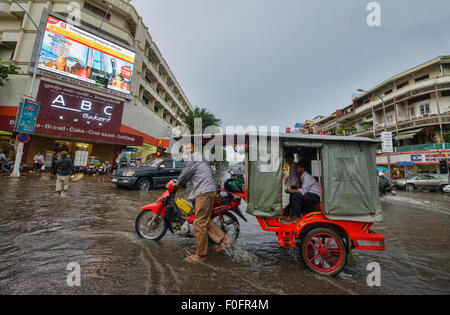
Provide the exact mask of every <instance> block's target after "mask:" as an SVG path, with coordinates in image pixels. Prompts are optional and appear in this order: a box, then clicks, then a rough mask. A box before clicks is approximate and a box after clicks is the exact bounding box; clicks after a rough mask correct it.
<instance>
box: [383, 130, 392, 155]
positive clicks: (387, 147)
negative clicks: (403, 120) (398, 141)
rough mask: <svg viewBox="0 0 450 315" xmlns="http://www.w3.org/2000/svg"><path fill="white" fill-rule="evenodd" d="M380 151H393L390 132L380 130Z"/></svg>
mask: <svg viewBox="0 0 450 315" xmlns="http://www.w3.org/2000/svg"><path fill="white" fill-rule="evenodd" d="M381 141H382V142H383V143H382V151H383V153H393V152H394V145H393V142H392V132H382V133H381Z"/></svg>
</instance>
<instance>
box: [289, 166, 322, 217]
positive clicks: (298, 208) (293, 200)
mask: <svg viewBox="0 0 450 315" xmlns="http://www.w3.org/2000/svg"><path fill="white" fill-rule="evenodd" d="M295 171H296V173H297V174H298V177H299V178H300V185H299V186H300V187H299V188H298V189H293V188H292V187H291V188H288V189H286V193H288V194H290V198H289V205H288V206H287V207H286V209H285V211H284V215H285V216H290V215H292V216H294V217H297V218H302V217H303V216H304V215H305V214H308V213H309V212H312V211H313V210H314V206H315V205H317V204H319V203H320V187H319V183H318V182H317V181H316V180H315V179H314V177H313V176H312V175H311V174H309V173H308V172H307V171H306V163H305V162H303V161H301V162H298V163H295Z"/></svg>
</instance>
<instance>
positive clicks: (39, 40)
mask: <svg viewBox="0 0 450 315" xmlns="http://www.w3.org/2000/svg"><path fill="white" fill-rule="evenodd" d="M49 16H52V17H55V18H57V19H58V20H60V21H62V22H64V23H67V24H70V25H73V26H75V27H78V28H80V29H81V30H83V31H85V32H88V33H91V34H92V35H95V36H98V37H100V38H101V39H104V40H106V41H109V42H111V43H113V44H114V45H117V46H120V47H122V48H125V49H127V50H129V51H131V52H133V53H134V54H135V60H134V66H135V65H136V64H137V60H138V55H139V54H138V52H137V51H136V49H135V48H133V47H131V46H129V45H127V44H124V43H123V42H120V41H118V40H116V39H114V38H112V37H109V36H108V35H105V34H103V33H100V32H98V31H97V30H95V29H92V28H90V27H87V26H84V25H82V24H78V23H74V21H72V20H68V19H67V18H66V17H64V16H62V15H60V14H58V13H55V12H53V11H50V10H48V9H46V8H45V9H43V11H42V16H41V21H40V22H39V32H38V33H37V34H36V40H35V42H34V46H33V52H32V54H31V61H30V66H29V67H28V72H29V73H30V74H32V73H33V72H34V71H36V72H37V74H39V75H41V76H44V77H47V78H50V79H54V80H57V81H61V82H65V83H69V84H75V85H77V86H80V87H82V88H89V89H91V90H94V91H99V92H103V93H106V94H109V95H113V96H118V97H121V98H124V99H127V100H132V99H133V94H134V92H133V91H134V88H135V79H136V75H137V70H136V67H134V69H133V75H132V76H131V79H130V80H131V86H130V94H126V93H122V92H120V91H115V90H112V89H108V88H102V87H99V86H97V85H95V84H92V83H89V82H85V81H82V80H78V79H75V78H70V77H68V76H64V75H60V74H57V73H52V72H48V71H46V70H43V69H40V68H38V67H37V64H36V61H37V60H39V59H38V56H39V55H40V53H41V47H42V44H43V40H44V34H45V29H46V27H47V21H48V18H49Z"/></svg>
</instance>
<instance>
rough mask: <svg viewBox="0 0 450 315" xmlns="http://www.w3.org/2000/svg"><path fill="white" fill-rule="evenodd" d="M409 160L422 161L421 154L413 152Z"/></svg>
mask: <svg viewBox="0 0 450 315" xmlns="http://www.w3.org/2000/svg"><path fill="white" fill-rule="evenodd" d="M411 161H413V162H422V154H413V155H411Z"/></svg>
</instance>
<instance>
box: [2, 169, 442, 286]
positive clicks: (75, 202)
mask: <svg viewBox="0 0 450 315" xmlns="http://www.w3.org/2000/svg"><path fill="white" fill-rule="evenodd" d="M54 184H55V179H54V178H52V177H50V176H48V175H42V176H35V177H34V176H24V177H21V178H20V179H10V178H8V177H0V198H1V199H0V200H1V201H0V294H196V295H199V294H200V295H201V294H220V295H222V294H224V295H225V294H226V295H228V294H233V295H241V294H244V295H247V294H252V295H270V294H450V264H449V261H450V233H449V232H450V228H449V227H450V225H449V223H450V221H449V219H450V194H442V193H430V192H414V193H399V195H398V196H396V197H385V198H383V199H382V203H383V208H384V222H383V223H380V224H376V225H375V227H374V230H376V231H377V232H379V233H381V234H383V235H385V237H386V247H387V250H386V251H385V252H368V251H353V253H354V261H355V262H354V265H353V266H348V267H347V268H346V269H345V270H344V272H343V273H341V274H340V275H339V276H338V277H336V278H325V277H319V276H316V275H314V274H312V273H311V272H309V271H308V270H306V269H305V268H304V267H303V266H302V265H301V264H298V263H296V262H295V261H294V256H293V250H292V249H286V248H280V247H279V245H278V242H277V238H276V235H275V234H274V233H267V232H263V231H262V230H261V228H260V227H259V224H258V223H257V221H256V219H255V218H254V217H252V216H250V215H248V214H245V216H246V218H247V219H248V220H249V222H248V223H245V222H243V221H242V220H240V223H241V235H240V238H239V240H238V242H237V243H236V244H235V246H234V248H233V249H232V250H231V251H230V252H228V253H227V254H225V255H217V254H215V252H214V249H215V248H214V247H213V246H211V248H210V259H209V260H208V261H207V262H205V263H200V264H198V265H189V264H186V263H184V262H183V259H184V258H185V257H186V256H187V255H189V254H192V253H194V252H195V242H194V240H193V239H190V238H180V237H178V236H174V235H171V234H170V233H168V234H167V235H166V236H165V237H164V239H163V240H161V241H160V242H148V241H144V240H142V239H140V238H138V237H137V235H136V233H135V231H134V222H135V218H136V216H137V214H138V213H139V208H140V207H141V206H142V205H145V204H147V203H151V202H153V201H154V200H155V199H156V198H157V197H159V195H160V194H161V193H162V191H161V190H157V191H152V192H140V191H134V190H128V189H118V188H116V187H115V186H114V185H113V184H111V183H110V182H109V179H108V178H107V177H88V178H85V179H84V180H83V181H82V182H79V183H74V184H72V186H71V191H70V194H69V196H67V197H65V198H60V197H57V196H56V195H55V193H54ZM181 193H182V194H185V193H186V192H184V193H183V192H181ZM242 210H245V209H242ZM71 262H76V263H78V264H79V265H80V267H81V286H79V287H69V286H68V285H67V282H66V279H67V276H68V275H69V273H70V271H68V270H67V269H66V268H67V265H68V264H69V263H71ZM371 262H377V263H379V264H380V266H381V286H380V287H369V286H368V285H367V282H366V279H367V277H368V275H369V273H370V271H368V270H367V265H368V264H369V263H371Z"/></svg>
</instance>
